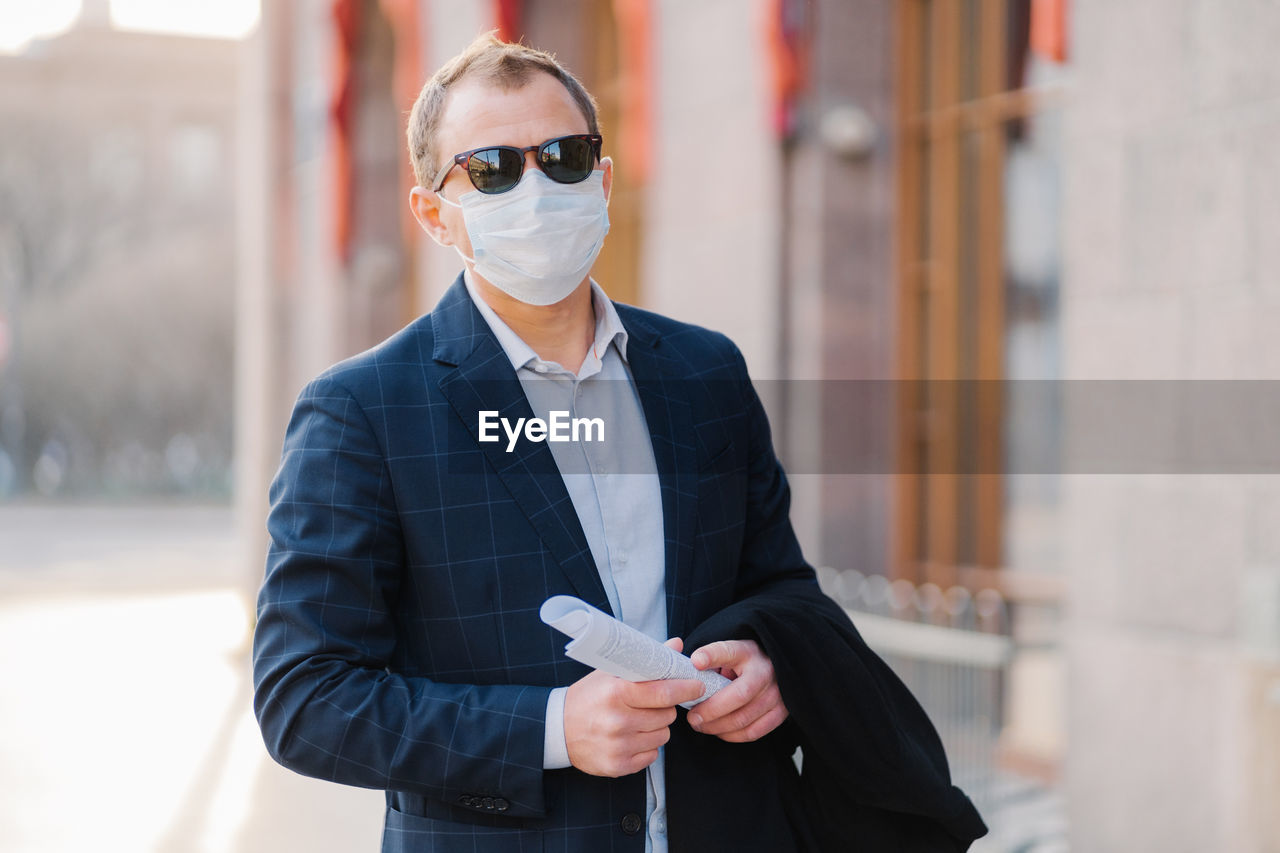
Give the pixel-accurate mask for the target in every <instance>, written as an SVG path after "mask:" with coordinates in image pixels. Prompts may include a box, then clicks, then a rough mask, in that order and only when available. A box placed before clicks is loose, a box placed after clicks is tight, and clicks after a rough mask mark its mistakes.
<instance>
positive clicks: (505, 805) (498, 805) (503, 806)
mask: <svg viewBox="0 0 1280 853" xmlns="http://www.w3.org/2000/svg"><path fill="white" fill-rule="evenodd" d="M493 807H494V808H495V809H497V810H498V811H500V812H505V811H506V810H507V809H509V808H511V803H509V802H507V801H506V800H504V799H503V798H502V797H494V798H493Z"/></svg>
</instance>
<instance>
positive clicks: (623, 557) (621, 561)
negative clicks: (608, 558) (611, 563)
mask: <svg viewBox="0 0 1280 853" xmlns="http://www.w3.org/2000/svg"><path fill="white" fill-rule="evenodd" d="M618 563H619V564H620V565H623V566H625V565H626V564H627V555H626V554H619V555H618Z"/></svg>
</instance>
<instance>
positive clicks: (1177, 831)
mask: <svg viewBox="0 0 1280 853" xmlns="http://www.w3.org/2000/svg"><path fill="white" fill-rule="evenodd" d="M1277 27H1280V10H1277V9H1275V8H1273V7H1272V6H1270V5H1268V4H1260V3H1253V2H1246V0H1232V2H1212V3H1210V2H1201V0H1170V2H1167V3H1164V2H1162V3H1159V4H1153V3H1150V2H1145V0H1122V2H1114V0H1072V2H1067V0H898V2H890V3H887V2H881V0H808V2H805V0H708V1H707V2H699V3H686V2H678V1H677V0H492V2H462V0H431V2H418V1H417V0H280V2H275V3H268V4H264V8H263V18H262V26H261V29H260V32H259V33H258V34H257V36H256V38H255V40H254V41H253V43H252V44H250V45H249V47H248V51H247V54H246V57H247V59H246V62H247V65H248V66H249V67H248V73H247V74H246V75H245V77H244V85H243V86H242V90H241V99H240V109H241V112H240V119H241V125H240V126H241V137H240V158H241V159H240V162H241V163H242V168H241V170H240V173H239V182H240V183H239V205H240V208H239V209H240V217H239V220H240V226H239V227H240V245H241V249H242V250H241V252H240V255H239V261H238V263H239V264H240V269H239V282H240V283H239V288H240V290H239V309H238V325H237V329H238V332H237V334H238V358H239V365H240V368H239V372H238V390H237V394H238V397H237V400H238V405H239V408H238V412H239V416H238V434H237V435H238V445H237V446H238V465H239V469H238V472H239V473H238V477H239V483H240V486H241V488H240V491H239V500H240V509H241V517H242V518H243V519H244V522H245V531H246V541H247V542H248V543H249V546H248V547H249V549H250V554H249V556H248V565H250V566H255V567H257V566H260V565H261V554H262V549H263V547H265V544H264V540H263V534H262V519H263V518H264V517H265V513H266V483H267V482H268V480H269V477H270V474H271V472H272V471H273V470H274V467H275V464H276V462H277V460H278V454H279V447H280V439H281V436H282V434H283V428H284V423H285V419H286V418H287V415H288V411H289V409H290V406H291V404H292V401H293V399H294V397H295V395H296V393H297V391H298V390H299V389H300V388H301V386H302V384H303V383H304V382H305V381H306V380H307V379H309V378H310V377H311V376H312V375H314V374H315V373H317V372H318V371H320V370H322V369H323V368H324V367H326V366H327V365H328V364H330V363H332V362H334V361H336V360H338V359H340V358H342V357H344V356H346V355H349V354H352V353H354V352H357V351H359V350H361V349H363V348H365V347H368V346H371V345H373V344H374V343H376V342H377V341H379V340H381V339H382V338H383V337H385V336H386V335H388V334H390V333H391V332H393V331H394V330H395V329H397V328H399V327H400V326H402V325H404V324H405V323H407V322H409V321H410V320H412V319H413V318H414V317H416V316H418V315H419V314H421V313H422V312H424V311H427V310H430V308H431V306H432V305H433V304H434V302H435V301H436V299H438V298H439V296H440V295H441V294H442V293H443V291H444V289H445V288H446V287H447V286H448V284H449V283H450V282H451V281H452V279H453V277H454V276H455V275H456V274H457V272H458V270H459V262H458V260H457V258H456V255H454V253H453V252H451V251H448V250H442V249H439V248H438V247H436V246H435V245H434V244H433V243H431V242H430V240H429V239H427V238H426V236H425V235H424V234H422V233H420V231H419V230H418V229H417V226H416V225H415V224H414V223H413V222H412V220H411V219H410V218H409V217H408V208H407V203H406V199H407V195H408V191H409V189H410V187H411V185H412V178H411V173H410V170H409V166H408V159H407V154H406V153H405V150H404V143H403V129H404V117H405V115H406V114H407V111H408V109H409V107H410V105H411V104H412V101H413V98H414V97H415V95H416V93H417V90H418V88H419V87H420V86H421V83H422V82H423V80H425V78H426V77H427V76H428V75H429V74H430V73H431V71H433V70H434V69H435V68H436V67H437V66H438V65H440V64H441V63H442V62H443V61H444V60H446V59H447V58H449V57H450V56H452V55H454V54H455V53H457V52H458V51H459V50H460V49H461V48H462V47H463V46H465V45H466V44H467V43H468V42H469V41H470V40H471V39H472V38H473V37H474V36H476V35H477V34H478V33H481V32H483V31H486V30H489V29H498V30H499V31H500V32H501V33H502V34H503V35H505V36H507V37H510V38H516V37H523V38H524V39H525V41H527V42H528V43H530V44H533V45H535V46H538V47H542V48H545V49H549V50H552V51H554V52H555V53H557V55H558V56H559V57H560V58H561V60H562V61H564V62H565V63H566V64H567V65H568V66H569V67H570V68H571V69H572V70H574V71H575V72H576V73H578V74H579V76H581V77H582V78H583V80H584V82H585V83H586V85H587V87H588V88H589V89H590V90H591V91H593V93H595V94H596V96H597V97H598V98H599V99H600V101H601V106H602V115H603V129H604V134H605V140H606V141H605V147H606V149H607V152H608V153H610V154H612V156H613V157H614V158H615V161H616V168H617V174H618V184H617V187H616V189H615V195H614V198H613V200H612V202H611V206H610V217H611V220H612V221H613V230H612V232H611V235H610V238H609V245H608V246H607V249H606V254H604V255H602V257H601V260H600V262H599V264H598V266H597V268H596V271H595V274H596V277H597V278H598V279H599V280H600V281H601V283H602V284H603V285H604V287H605V288H606V290H608V291H609V292H610V293H611V295H613V296H614V298H617V299H621V300H623V301H629V302H636V303H638V304H641V305H643V306H645V307H648V308H652V309H654V310H657V311H660V312H664V313H668V314H671V315H673V316H676V317H679V318H681V319H684V320H689V321H692V322H697V323H700V324H703V325H706V326H710V327H712V328H716V329H719V330H722V331H724V332H726V333H727V334H729V335H730V336H731V337H733V338H734V340H735V341H737V342H738V344H739V345H740V346H741V348H742V349H743V351H744V353H745V355H746V357H747V361H748V364H749V366H750V367H751V370H752V373H753V376H754V377H755V378H756V379H757V380H758V381H759V382H760V384H761V387H762V394H763V396H765V398H766V401H767V403H768V404H769V406H770V411H771V416H772V419H773V423H774V428H775V442H776V443H777V445H778V447H779V450H780V452H781V454H782V455H783V457H784V462H785V463H786V464H787V466H788V469H789V471H790V473H791V475H792V481H793V489H794V493H795V494H794V503H793V518H794V520H795V523H796V526H797V530H798V532H799V533H800V535H801V537H802V540H803V543H804V545H805V548H806V552H807V554H808V555H809V556H810V558H811V559H812V560H813V561H814V562H815V563H822V564H825V565H830V566H834V567H837V568H856V569H858V570H860V571H863V572H866V573H882V574H886V575H889V576H892V577H900V578H907V579H910V580H912V581H914V582H917V583H926V582H927V583H934V584H937V585H939V586H942V587H944V588H945V587H948V586H951V585H954V584H959V585H962V586H966V587H968V588H970V589H978V588H985V587H995V588H997V589H1000V590H1001V592H1002V593H1003V594H1004V596H1005V597H1006V599H1007V600H1008V601H1009V602H1011V607H1012V613H1013V617H1014V624H1013V632H1014V636H1015V639H1016V640H1017V641H1018V648H1019V652H1018V655H1017V657H1016V659H1015V661H1014V664H1013V665H1012V667H1011V669H1010V670H1009V672H1008V679H1007V684H1006V686H1005V693H1006V705H1005V712H1004V713H1005V715H1006V718H1005V720H1004V723H1005V744H1004V745H1005V750H1004V760H1005V761H1006V762H1007V763H1008V764H1009V765H1010V766H1016V767H1018V768H1020V769H1021V770H1023V771H1025V772H1031V773H1036V774H1039V775H1041V776H1043V777H1045V778H1048V779H1057V780H1061V781H1062V782H1064V783H1065V785H1066V789H1067V794H1068V799H1069V802H1070V804H1071V818H1072V820H1071V832H1072V836H1073V846H1075V847H1076V848H1077V849H1080V850H1088V851H1108V850H1126V851H1127V850H1148V849H1150V850H1210V849H1213V850H1218V849H1220V850H1239V851H1251V852H1252V851H1272V850H1276V849H1280V848H1277V844H1278V843H1280V842H1278V841H1277V839H1280V826H1277V823H1276V821H1277V816H1276V810H1275V809H1274V808H1268V806H1267V804H1268V803H1275V802H1280V769H1278V768H1280V692H1278V691H1280V688H1277V686H1276V685H1278V684H1280V669H1277V666H1276V663H1275V657H1276V655H1277V654H1280V649H1278V648H1277V647H1280V640H1276V637H1275V631H1273V630H1272V628H1273V627H1274V626H1275V625H1280V580H1278V578H1280V574H1278V572H1277V567H1280V544H1278V542H1277V540H1276V537H1275V534H1274V533H1273V532H1272V528H1273V527H1275V525H1274V520H1275V518H1276V517H1277V515H1278V514H1277V510H1280V486H1277V485H1276V484H1275V483H1274V482H1273V480H1272V479H1268V478H1265V477H1250V478H1241V477H1192V476H1189V475H1170V476H1165V477H1150V476H1146V477H1123V476H1110V475H1108V476H1093V475H1091V476H1083V475H1073V474H1070V473H1067V474H1062V473H1060V470H1059V468H1057V467H1055V466H1053V465H1048V466H1038V465H1037V464H1035V461H1036V460H1044V459H1046V458H1049V459H1055V458H1057V457H1058V456H1059V455H1060V454H1061V452H1062V448H1063V446H1064V445H1066V444H1069V443H1070V440H1071V437H1070V435H1069V434H1068V433H1069V431H1070V430H1071V429H1072V428H1073V427H1079V426H1080V425H1079V424H1072V423H1070V421H1069V418H1066V417H1065V416H1064V415H1063V413H1062V412H1061V411H1060V410H1059V409H1058V408H1057V405H1058V400H1057V397H1056V395H1055V394H1054V393H1053V392H1052V390H1050V392H1049V393H1046V392H1045V389H1046V388H1048V389H1053V388H1056V387H1058V385H1059V384H1060V383H1061V381H1062V380H1096V379H1121V378H1123V379H1186V378H1241V377H1255V378H1275V377H1276V374H1277V373H1280V352H1278V351H1277V350H1276V344H1275V343H1274V340H1273V339H1272V338H1269V337H1268V336H1267V335H1266V334H1265V330H1266V329H1268V328H1269V327H1270V325H1274V320H1275V319H1277V316H1276V308H1277V305H1280V296H1278V295H1277V292H1276V291H1275V289H1274V283H1273V282H1269V281H1268V280H1267V275H1266V272H1267V269H1268V268H1267V261H1268V260H1269V254H1270V253H1272V252H1273V251H1274V249H1273V248H1272V247H1271V246H1270V245H1269V242H1268V240H1267V239H1266V237H1265V235H1266V234H1267V233H1268V232H1267V231H1266V230H1265V228H1266V225H1267V224H1269V223H1273V222H1276V220H1277V215H1278V211H1277V206H1278V205H1280V201H1277V200H1278V199H1280V186H1277V176H1278V174H1280V173H1278V171H1277V169H1278V168H1280V164H1278V162H1277V156H1276V154H1275V153H1274V152H1276V151H1280V145H1277V144H1276V143H1277V142H1280V140H1278V139H1275V138H1274V137H1275V136H1276V134H1277V132H1278V131H1280V123H1277V119H1278V118H1280V109H1277V108H1276V107H1275V106H1274V103H1275V102H1274V98H1275V95H1276V94H1277V93H1278V87H1280V76H1277V75H1276V73H1275V72H1274V69H1273V67H1272V66H1273V63H1271V62H1270V60H1269V59H1268V57H1267V50H1266V48H1265V45H1266V44H1267V43H1268V42H1267V35H1266V34H1268V33H1271V34H1274V33H1275V32H1276V29H1277ZM1269 105H1270V106H1269ZM1269 324H1270V325H1269ZM1010 380H1016V381H1010ZM834 383H850V384H849V385H847V386H841V387H847V388H851V389H854V390H853V391H851V392H850V393H832V392H831V390H830V389H831V388H832V387H836V386H835V385H834ZM815 389H816V390H815ZM990 389H995V390H994V391H991V390H990ZM853 435H856V436H857V437H858V438H857V440H858V441H861V442H863V443H864V444H865V446H866V447H867V448H870V451H869V453H870V455H869V456H858V455H857V454H854V458H853V461H850V460H851V457H850V454H849V453H848V452H847V450H848V448H847V445H848V443H849V442H850V440H851V436H853ZM832 460H841V461H838V462H832ZM868 460H869V461H868ZM1188 543H1190V544H1189V546H1188ZM254 571H255V572H256V571H257V569H256V568H255V569H254ZM1268 607H1271V608H1272V609H1270V610H1268V609H1267V608H1268ZM1273 623H1274V624H1273Z"/></svg>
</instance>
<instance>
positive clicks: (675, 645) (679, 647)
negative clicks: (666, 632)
mask: <svg viewBox="0 0 1280 853" xmlns="http://www.w3.org/2000/svg"><path fill="white" fill-rule="evenodd" d="M663 645H664V646H666V647H667V648H669V649H675V650H676V651H678V652H682V651H684V640H682V639H680V638H679V637H672V638H671V639H670V640H667V641H666V642H665V643H663Z"/></svg>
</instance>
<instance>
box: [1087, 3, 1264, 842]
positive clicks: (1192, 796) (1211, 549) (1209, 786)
mask: <svg viewBox="0 0 1280 853" xmlns="http://www.w3.org/2000/svg"><path fill="white" fill-rule="evenodd" d="M1071 9H1072V15H1073V21H1072V24H1073V32H1072V41H1071V45H1072V51H1073V56H1072V58H1071V64H1072V67H1073V68H1074V69H1075V71H1074V79H1073V80H1072V82H1071V85H1070V90H1069V103H1068V108H1067V125H1066V139H1065V140H1064V141H1065V146H1064V148H1065V151H1066V163H1065V176H1064V177H1065V180H1064V191H1065V201H1064V206H1065V209H1064V235H1063V236H1064V242H1065V247H1066V248H1065V279H1064V288H1063V298H1064V303H1063V307H1064V314H1063V351H1064V352H1063V355H1064V372H1065V375H1066V376H1067V378H1069V379H1080V380H1088V379H1103V378H1105V379H1131V380H1152V379H1171V380H1189V379H1244V378H1254V379H1280V337H1277V336H1276V335H1275V334H1274V330H1275V329H1276V328H1280V275H1278V274H1277V269H1278V265H1277V261H1280V258H1278V257H1277V253H1278V252H1280V248H1278V247H1280V241H1278V240H1277V239H1276V234H1277V233H1280V65H1277V64H1276V62H1275V60H1274V45H1275V44H1276V42H1277V38H1278V37H1280V5H1277V4H1275V3H1270V2H1262V0H1125V2H1116V0H1079V2H1077V3H1073V4H1072V6H1071ZM1135 393H1141V386H1140V385H1137V386H1135ZM1224 414H1225V415H1226V416H1227V417H1228V418H1229V417H1230V416H1231V413H1224ZM1087 429H1088V424H1087V423H1081V422H1070V421H1069V422H1068V423H1067V425H1066V433H1067V436H1068V438H1067V441H1068V444H1070V443H1071V442H1072V440H1073V436H1074V437H1075V438H1079V437H1080V436H1081V435H1082V434H1083V433H1082V431H1083V430H1087ZM1064 496H1065V499H1064V517H1063V521H1064V533H1065V536H1064V540H1065V541H1066V543H1067V546H1066V551H1067V553H1066V555H1065V564H1066V567H1067V573H1068V590H1069V591H1068V602H1067V604H1068V607H1067V613H1068V615H1067V627H1066V648H1067V654H1068V667H1069V676H1068V677H1069V699H1068V719H1069V727H1070V731H1069V743H1070V746H1069V753H1068V760H1067V782H1068V796H1069V800H1070V803H1071V812H1072V814H1071V828H1072V836H1073V837H1072V846H1073V848H1074V849H1077V850H1087V851H1090V853H1105V851H1112V850H1114V851H1134V850H1159V851H1181V850H1185V851H1206V850H1231V851H1242V853H1248V851H1274V850H1280V831H1277V826H1276V817H1275V812H1276V808H1275V804H1276V803H1278V802H1280V787H1278V786H1277V772H1276V769H1275V768H1277V767H1280V751H1278V744H1280V693H1278V692H1277V685H1280V668H1278V667H1277V666H1276V664H1275V657H1274V656H1275V654H1276V653H1277V649H1275V648H1274V647H1273V645H1274V643H1273V640H1274V635H1273V634H1270V635H1269V634H1268V630H1267V628H1268V626H1269V625H1271V624H1272V623H1273V621H1274V620H1277V619H1280V607H1278V606H1277V604H1276V602H1275V601H1274V597H1275V594H1276V589H1277V588H1280V580H1278V578H1280V549H1278V548H1277V541H1276V540H1277V535H1276V533H1275V530H1276V529H1277V521H1280V478H1277V477H1273V476H1271V477H1269V476H1262V475H1240V474H1225V473H1224V474H1209V475H1204V474H1199V475H1192V474H1186V473H1178V472H1176V471H1175V472H1171V473H1169V474H1160V475H1143V476H1126V475H1119V474H1117V475H1107V476H1098V475H1087V476H1086V475H1077V476H1071V475H1069V476H1067V477H1066V478H1065V488H1064Z"/></svg>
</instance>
